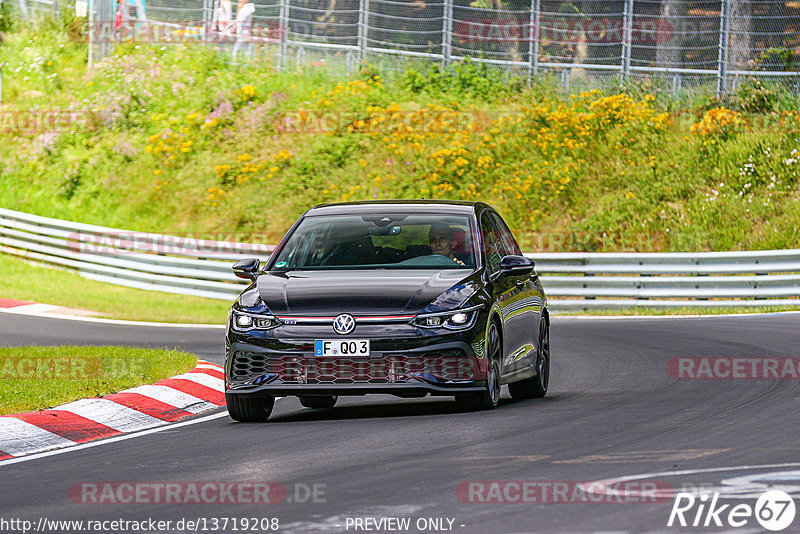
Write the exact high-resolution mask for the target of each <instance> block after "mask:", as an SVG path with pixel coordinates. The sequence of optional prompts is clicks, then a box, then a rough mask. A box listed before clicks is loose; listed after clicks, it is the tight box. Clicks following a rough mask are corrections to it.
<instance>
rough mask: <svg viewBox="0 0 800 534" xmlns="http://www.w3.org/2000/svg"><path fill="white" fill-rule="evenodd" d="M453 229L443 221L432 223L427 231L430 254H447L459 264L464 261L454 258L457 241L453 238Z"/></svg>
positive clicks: (462, 263)
mask: <svg viewBox="0 0 800 534" xmlns="http://www.w3.org/2000/svg"><path fill="white" fill-rule="evenodd" d="M453 234H454V232H453V229H452V228H450V225H448V224H445V223H433V224H432V225H431V230H430V233H429V240H430V245H431V254H441V255H442V256H447V257H448V258H450V259H451V260H453V261H454V262H456V263H457V264H459V265H464V262H463V261H461V260H460V259H458V258H456V252H455V248H456V246H457V245H458V242H457V241H455V240H454V239H453Z"/></svg>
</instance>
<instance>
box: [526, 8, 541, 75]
mask: <svg viewBox="0 0 800 534" xmlns="http://www.w3.org/2000/svg"><path fill="white" fill-rule="evenodd" d="M540 20H541V7H540V3H539V0H531V15H530V19H529V21H530V31H529V34H528V85H530V84H531V79H532V78H533V77H534V76H536V75H537V74H539V21H540Z"/></svg>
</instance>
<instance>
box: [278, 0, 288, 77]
mask: <svg viewBox="0 0 800 534" xmlns="http://www.w3.org/2000/svg"><path fill="white" fill-rule="evenodd" d="M278 32H279V38H280V42H279V43H278V70H283V69H284V67H285V66H286V40H287V39H288V38H289V0H281V10H280V14H279V15H278Z"/></svg>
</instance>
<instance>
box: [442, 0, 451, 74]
mask: <svg viewBox="0 0 800 534" xmlns="http://www.w3.org/2000/svg"><path fill="white" fill-rule="evenodd" d="M442 10H443V12H442V14H443V15H444V16H443V17H442V63H443V64H444V66H445V67H446V66H447V65H449V64H450V58H451V56H452V49H451V45H452V43H453V41H452V39H453V0H444V6H443V7H442Z"/></svg>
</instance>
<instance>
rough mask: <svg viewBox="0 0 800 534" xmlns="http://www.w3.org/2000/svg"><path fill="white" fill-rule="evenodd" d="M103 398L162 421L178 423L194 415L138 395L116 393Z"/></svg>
mask: <svg viewBox="0 0 800 534" xmlns="http://www.w3.org/2000/svg"><path fill="white" fill-rule="evenodd" d="M103 398H104V399H106V400H110V401H114V402H116V403H117V404H121V405H123V406H127V407H128V408H133V409H134V410H136V411H138V412H142V413H145V414H147V415H150V416H152V417H155V418H156V419H161V420H162V421H177V420H178V419H183V418H184V417H189V416H190V415H193V414H192V412H187V411H186V410H182V409H180V408H176V407H175V406H171V405H169V404H167V403H165V402H161V401H159V400H156V399H153V398H150V397H147V396H145V395H140V394H138V393H127V392H123V393H114V394H113V395H106V396H105V397H103Z"/></svg>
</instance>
